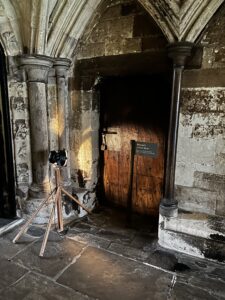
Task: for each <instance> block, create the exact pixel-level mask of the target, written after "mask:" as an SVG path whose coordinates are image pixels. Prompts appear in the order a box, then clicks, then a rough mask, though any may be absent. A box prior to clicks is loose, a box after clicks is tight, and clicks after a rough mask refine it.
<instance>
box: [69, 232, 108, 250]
mask: <svg viewBox="0 0 225 300" xmlns="http://www.w3.org/2000/svg"><path fill="white" fill-rule="evenodd" d="M68 238H70V239H72V240H74V241H77V242H79V243H82V244H85V245H90V246H93V247H97V248H103V249H106V248H108V247H109V245H110V243H111V242H110V240H107V239H105V238H102V237H98V236H95V235H94V234H90V233H84V232H79V233H75V234H74V232H72V233H71V234H70V233H69V235H68Z"/></svg>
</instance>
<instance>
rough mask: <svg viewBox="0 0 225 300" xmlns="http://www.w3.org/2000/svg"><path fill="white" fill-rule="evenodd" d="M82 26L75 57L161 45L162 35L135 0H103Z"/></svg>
mask: <svg viewBox="0 0 225 300" xmlns="http://www.w3.org/2000/svg"><path fill="white" fill-rule="evenodd" d="M101 9H102V11H100V12H99V14H98V17H96V18H95V19H94V20H93V21H92V22H91V23H90V25H89V27H88V28H87V29H86V31H85V34H84V36H83V38H82V40H81V41H80V43H79V46H78V49H77V59H85V58H93V57H100V56H111V55H121V54H128V53H140V52H143V51H156V50H160V49H163V47H164V46H165V45H166V39H165V38H164V36H163V35H162V33H161V31H160V29H159V28H158V27H157V26H156V24H155V22H154V21H153V20H152V19H151V17H150V16H149V15H148V14H147V12H146V11H145V10H144V9H143V8H142V7H141V6H140V5H139V4H138V3H137V1H125V0H120V1H105V5H104V7H102V8H101Z"/></svg>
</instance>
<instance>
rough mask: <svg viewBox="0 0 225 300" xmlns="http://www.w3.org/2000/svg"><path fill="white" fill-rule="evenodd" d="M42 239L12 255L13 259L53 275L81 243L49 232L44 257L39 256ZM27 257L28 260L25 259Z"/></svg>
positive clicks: (74, 254)
mask: <svg viewBox="0 0 225 300" xmlns="http://www.w3.org/2000/svg"><path fill="white" fill-rule="evenodd" d="M41 244H42V239H41V240H39V241H37V242H35V243H34V244H32V245H30V246H29V247H27V248H26V249H25V250H24V251H22V252H20V253H19V254H18V255H17V256H15V257H14V259H13V261H15V262H18V263H20V264H21V265H24V266H26V267H28V268H30V269H31V270H34V271H36V272H39V273H42V274H45V275H48V276H52V277H54V276H55V275H56V274H57V273H58V272H60V271H61V270H62V269H63V268H64V267H66V266H67V265H69V264H70V263H71V262H72V261H73V259H74V257H75V256H76V255H78V254H79V253H80V252H81V250H82V248H83V245H82V244H80V243H77V242H75V241H72V240H68V239H65V238H63V237H60V236H59V235H58V234H57V233H51V234H50V236H49V239H48V242H47V246H46V250H45V253H44V257H43V258H41V257H39V252H40V248H41ZM27 257H29V260H28V259H27Z"/></svg>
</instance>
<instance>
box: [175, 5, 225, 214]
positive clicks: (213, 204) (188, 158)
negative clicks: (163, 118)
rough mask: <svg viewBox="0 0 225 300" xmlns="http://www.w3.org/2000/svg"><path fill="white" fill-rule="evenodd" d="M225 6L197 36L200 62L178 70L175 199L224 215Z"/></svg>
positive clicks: (191, 207)
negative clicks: (179, 93) (179, 102)
mask: <svg viewBox="0 0 225 300" xmlns="http://www.w3.org/2000/svg"><path fill="white" fill-rule="evenodd" d="M224 25H225V6H223V7H222V8H221V10H220V11H219V13H217V14H216V15H215V16H214V18H213V20H212V21H211V22H210V23H209V25H208V27H207V28H206V30H205V32H203V34H202V36H201V37H200V38H199V45H201V46H202V47H203V57H202V66H201V68H200V69H198V70H187V71H185V73H184V81H183V89H182V105H181V114H180V125H179V139H178V152H177V168H176V185H177V189H176V197H177V200H178V201H179V207H180V208H183V209H187V210H193V211H200V212H206V213H209V214H216V215H225V79H224V78H225V77H224V72H225V69H224V67H225V52H224V49H225V37H224Z"/></svg>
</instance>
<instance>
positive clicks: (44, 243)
mask: <svg viewBox="0 0 225 300" xmlns="http://www.w3.org/2000/svg"><path fill="white" fill-rule="evenodd" d="M54 211H55V203H54V204H53V206H52V210H51V214H50V217H49V221H48V225H47V228H46V231H45V236H44V238H43V242H42V245H41V250H40V253H39V256H43V255H44V252H45V247H46V244H47V240H48V235H49V232H50V229H51V225H52V220H53V216H54Z"/></svg>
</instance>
